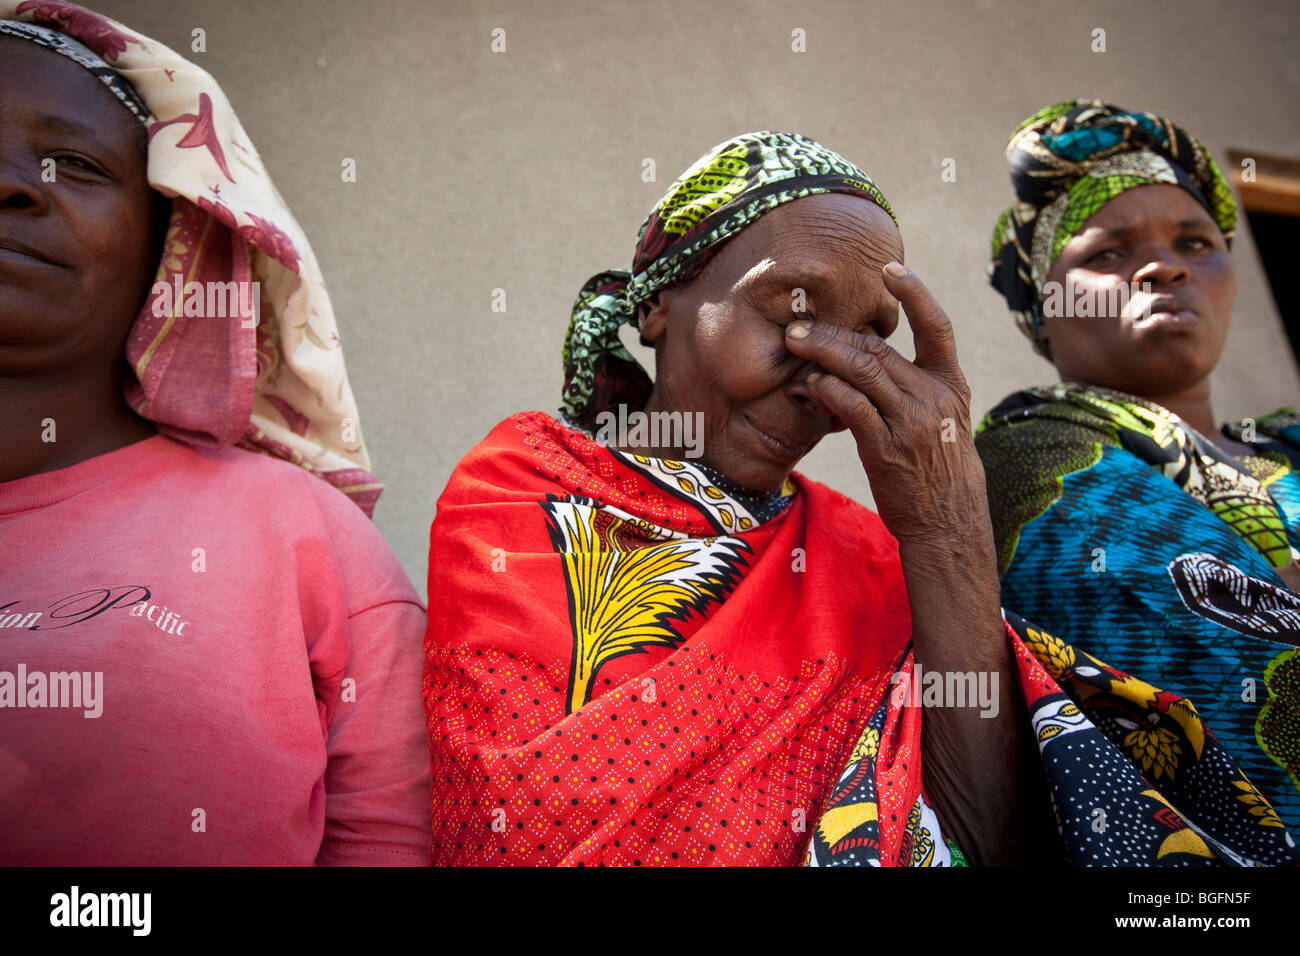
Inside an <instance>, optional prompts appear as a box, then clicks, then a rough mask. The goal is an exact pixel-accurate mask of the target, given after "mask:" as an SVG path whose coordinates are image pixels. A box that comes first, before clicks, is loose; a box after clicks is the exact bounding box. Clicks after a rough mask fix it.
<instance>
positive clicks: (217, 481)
mask: <svg viewBox="0 0 1300 956" xmlns="http://www.w3.org/2000/svg"><path fill="white" fill-rule="evenodd" d="M176 444H177V445H179V447H180V449H181V450H180V451H178V452H177V453H176V455H175V458H176V461H177V462H178V465H179V466H180V467H181V468H183V469H185V470H186V471H187V472H190V474H191V476H192V477H195V478H200V479H202V483H203V485H204V486H205V493H206V495H207V496H208V497H209V498H210V499H211V498H212V497H214V496H215V497H216V498H218V499H219V500H221V501H222V502H224V507H223V509H222V510H223V515H224V517H223V520H225V521H227V522H230V523H232V524H236V525H238V524H244V525H255V526H256V527H255V528H252V529H250V534H252V536H255V537H257V538H262V539H265V538H274V539H276V540H277V542H279V543H280V544H281V545H282V547H284V548H285V549H286V557H290V556H292V558H293V559H294V560H295V561H296V562H298V563H299V564H306V565H309V566H311V567H315V568H317V569H322V568H321V566H322V565H331V566H333V567H332V568H331V569H330V570H331V571H334V572H335V573H337V574H338V575H339V576H340V577H341V578H342V586H343V587H344V589H345V590H346V591H347V592H348V593H349V601H348V610H349V611H350V612H355V611H358V610H362V609H364V608H363V607H362V605H366V604H371V605H373V604H379V603H383V602H384V601H389V600H394V601H411V602H414V603H417V604H418V603H421V602H420V601H419V596H418V595H417V594H416V592H415V589H414V588H413V587H412V586H411V583H410V579H409V578H408V577H407V576H406V572H405V571H404V570H403V569H402V566H401V564H400V563H399V562H398V560H397V556H396V555H395V554H394V553H393V549H392V548H391V546H390V545H389V544H388V542H387V541H386V540H385V538H384V536H383V535H382V534H381V533H380V532H379V529H378V528H376V527H375V525H374V523H373V522H372V521H371V520H370V519H369V518H368V517H366V515H365V514H364V513H363V512H362V511H361V509H360V508H359V507H357V505H356V504H355V503H354V502H353V501H352V500H351V499H350V498H348V496H347V495H345V494H343V492H341V491H339V490H338V489H337V488H335V487H334V486H333V485H331V484H329V482H327V481H325V480H324V479H323V478H320V477H318V476H316V475H314V474H312V473H311V472H310V471H308V470H307V469H305V468H303V467H301V466H299V465H295V464H293V463H291V462H288V461H284V460H282V459H279V458H273V457H271V456H269V455H266V454H262V453H260V452H254V451H249V450H247V449H243V448H223V449H220V450H209V449H202V448H192V447H189V446H185V445H180V444H179V443H176ZM187 484H189V483H188V482H187ZM322 570H323V569H322ZM333 576H334V574H329V575H326V577H327V578H331V577H333Z"/></svg>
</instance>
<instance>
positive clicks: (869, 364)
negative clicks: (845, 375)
mask: <svg viewBox="0 0 1300 956" xmlns="http://www.w3.org/2000/svg"><path fill="white" fill-rule="evenodd" d="M849 373H850V374H851V375H852V376H853V378H854V379H856V380H858V381H862V382H874V381H875V380H876V378H877V377H878V376H879V375H880V363H879V362H878V361H876V358H875V356H874V355H869V354H868V353H866V352H859V351H855V352H854V353H853V357H852V358H850V359H849Z"/></svg>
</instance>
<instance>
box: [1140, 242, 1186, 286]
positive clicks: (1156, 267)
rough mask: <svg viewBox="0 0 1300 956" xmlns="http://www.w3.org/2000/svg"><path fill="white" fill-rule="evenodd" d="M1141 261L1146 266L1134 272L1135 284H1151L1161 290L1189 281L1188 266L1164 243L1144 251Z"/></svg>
mask: <svg viewBox="0 0 1300 956" xmlns="http://www.w3.org/2000/svg"><path fill="white" fill-rule="evenodd" d="M1139 261H1140V262H1143V263H1144V264H1143V265H1141V266H1139V267H1138V268H1137V269H1136V270H1135V271H1134V273H1133V281H1134V282H1138V283H1143V282H1149V283H1151V285H1152V286H1153V287H1156V288H1159V287H1162V286H1163V287H1170V286H1176V285H1181V284H1182V283H1184V282H1186V281H1187V278H1188V272H1187V266H1186V265H1185V264H1184V263H1183V260H1182V257H1181V256H1179V255H1178V254H1177V253H1176V252H1174V250H1173V249H1171V248H1170V247H1169V246H1168V245H1166V244H1164V243H1160V244H1159V245H1152V246H1150V247H1148V248H1147V249H1145V250H1143V251H1142V256H1141V258H1140V259H1139Z"/></svg>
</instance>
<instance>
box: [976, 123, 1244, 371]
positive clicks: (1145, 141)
mask: <svg viewBox="0 0 1300 956" xmlns="http://www.w3.org/2000/svg"><path fill="white" fill-rule="evenodd" d="M1007 165H1008V166H1009V167H1010V170H1011V184H1012V186H1014V187H1015V191H1016V200H1017V202H1016V204H1015V205H1014V206H1011V207H1010V208H1009V209H1007V210H1005V211H1004V212H1003V213H1002V215H1001V216H1000V217H998V221H997V225H996V226H994V228H993V260H992V262H990V263H989V281H990V282H991V283H992V284H993V287H994V288H995V289H997V290H998V291H999V292H1001V293H1002V295H1003V296H1004V297H1005V298H1006V300H1007V305H1008V307H1009V308H1010V309H1011V311H1012V312H1014V313H1015V314H1016V322H1017V324H1018V325H1019V326H1020V330H1021V331H1022V332H1024V333H1025V335H1027V336H1029V338H1030V340H1031V341H1032V342H1033V343H1034V348H1035V349H1036V350H1038V351H1039V353H1040V354H1045V353H1044V351H1043V347H1042V342H1041V340H1040V339H1039V336H1038V327H1039V323H1040V316H1039V303H1038V300H1039V296H1040V294H1041V291H1042V288H1043V283H1044V282H1045V281H1046V280H1047V275H1048V273H1049V272H1051V269H1052V266H1053V265H1054V264H1055V262H1056V259H1057V256H1059V255H1060V254H1061V249H1063V248H1064V247H1065V244H1066V243H1067V242H1069V241H1070V239H1071V238H1073V237H1074V236H1076V235H1077V234H1078V233H1079V232H1080V231H1081V230H1082V229H1083V225H1084V223H1086V222H1087V221H1088V219H1089V217H1091V216H1092V215H1093V213H1095V212H1096V211H1097V210H1098V209H1100V208H1101V207H1102V206H1104V205H1105V204H1106V203H1107V202H1109V201H1110V200H1112V199H1114V198H1115V197H1116V196H1118V195H1119V194H1120V193H1122V192H1124V191H1125V190H1128V189H1133V188H1135V187H1137V186H1150V185H1153V184H1156V183H1167V184H1169V185H1172V186H1181V187H1182V188H1183V189H1185V190H1187V191H1188V192H1189V193H1191V194H1192V195H1193V196H1194V197H1195V198H1196V199H1197V201H1198V202H1200V203H1201V205H1202V206H1204V207H1205V209H1206V210H1207V211H1208V212H1209V214H1210V216H1211V218H1213V219H1214V221H1215V222H1216V223H1217V224H1218V226H1219V229H1220V230H1221V231H1222V232H1223V235H1224V238H1225V239H1227V241H1228V243H1229V244H1231V242H1232V233H1233V230H1234V228H1235V227H1236V224H1237V204H1236V202H1235V201H1234V200H1233V198H1232V191H1231V190H1230V189H1229V188H1228V181H1227V180H1226V179H1225V178H1224V176H1223V173H1221V172H1219V167H1218V166H1216V165H1215V163H1214V158H1213V157H1212V156H1211V155H1210V152H1209V150H1207V149H1206V148H1205V146H1204V145H1203V144H1202V143H1200V142H1199V141H1197V140H1195V139H1193V138H1192V137H1191V136H1189V135H1188V134H1187V132H1186V130H1184V129H1182V128H1181V127H1179V126H1175V125H1174V124H1173V123H1171V122H1170V121H1169V120H1167V119H1165V118H1164V117H1161V116H1157V115H1156V114H1155V113H1132V112H1129V111H1128V110H1124V109H1121V108H1120V107H1118V106H1112V105H1110V104H1108V103H1103V102H1101V101H1100V100H1067V101H1066V102H1064V103H1057V104H1055V105H1053V106H1049V107H1047V108H1046V109H1043V110H1040V111H1038V112H1037V113H1035V114H1034V115H1033V116H1031V117H1029V118H1028V119H1027V120H1025V121H1024V122H1023V123H1021V124H1020V126H1019V127H1018V128H1017V129H1016V131H1015V132H1014V133H1013V134H1012V135H1011V140H1010V142H1008V143H1007Z"/></svg>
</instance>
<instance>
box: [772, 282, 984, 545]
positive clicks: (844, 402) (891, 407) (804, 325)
mask: <svg viewBox="0 0 1300 956" xmlns="http://www.w3.org/2000/svg"><path fill="white" fill-rule="evenodd" d="M891 270H897V271H896V272H893V271H891ZM899 273H901V274H899ZM882 275H883V276H884V281H885V288H886V289H888V290H889V292H890V293H891V294H892V295H893V296H894V297H895V298H896V299H898V300H899V302H901V303H902V305H903V309H904V311H905V312H906V314H907V320H908V324H909V325H910V326H911V328H912V334H913V338H914V340H915V343H916V360H915V361H913V362H909V361H908V360H907V359H905V358H904V357H903V356H902V355H901V354H899V353H898V352H897V351H896V350H895V349H893V348H892V347H891V346H889V345H888V344H886V342H885V340H884V339H882V338H881V337H880V336H878V335H875V334H872V333H865V334H864V333H858V332H853V331H850V330H848V329H845V328H842V327H840V326H837V325H833V324H831V323H829V322H808V321H800V322H792V323H790V325H789V326H788V327H787V329H786V346H787V347H788V348H789V349H790V351H791V352H793V353H794V354H795V355H798V356H799V357H800V358H804V359H807V360H809V361H811V362H815V363H816V364H817V366H818V371H816V372H814V373H812V374H810V375H809V376H808V380H807V382H808V391H809V393H810V394H811V395H812V397H813V398H814V399H815V400H816V401H817V402H819V403H820V404H822V405H823V407H825V408H827V409H828V410H830V411H833V412H834V413H835V414H836V416H838V418H839V419H840V421H842V422H843V423H844V424H845V425H846V426H848V429H849V431H850V432H851V433H852V435H853V437H854V439H855V440H856V441H857V444H858V457H859V458H860V459H861V461H862V466H863V468H864V469H865V470H866V473H867V478H868V480H869V481H870V483H871V490H872V494H873V496H874V497H875V501H876V510H877V511H878V513H879V514H880V517H881V519H882V520H883V521H884V522H885V526H886V527H887V528H888V529H889V531H890V533H891V534H893V535H894V537H895V538H897V539H898V540H899V541H900V542H901V543H903V544H907V543H909V542H916V543H924V544H931V545H933V544H936V543H938V542H941V541H944V540H948V541H951V540H952V539H953V538H954V537H958V538H961V537H965V536H967V535H969V534H970V532H971V531H972V528H971V526H972V524H973V525H974V526H975V528H977V529H980V531H982V530H983V529H985V528H988V526H989V519H988V504H987V499H986V497H985V484H984V468H983V465H982V464H981V463H980V459H979V455H978V453H977V452H976V451H975V445H974V442H973V441H972V439H971V427H970V388H969V386H968V385H967V384H966V378H965V376H964V375H963V374H962V371H961V368H960V367H959V366H958V364H957V343H956V340H955V338H954V337H953V331H952V324H951V323H950V322H949V321H948V317H947V316H946V315H945V314H944V311H943V309H942V308H940V307H939V304H938V303H937V302H936V301H935V300H934V297H933V296H931V295H930V292H929V290H928V289H926V287H925V285H924V284H923V283H922V282H921V280H920V279H918V278H917V277H916V276H915V275H914V274H913V273H912V272H910V271H909V270H907V269H906V268H904V267H903V266H901V265H899V264H897V263H890V264H889V265H888V266H886V267H885V269H884V271H883V273H882ZM988 530H989V533H990V535H991V528H989V529H988ZM980 531H977V532H976V537H978V538H981V539H982V538H984V537H985V534H983V533H980ZM991 545H992V541H991V537H990V538H989V540H988V544H987V546H988V547H991ZM977 547H978V548H979V550H983V547H984V543H983V542H982V541H981V542H980V545H977Z"/></svg>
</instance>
